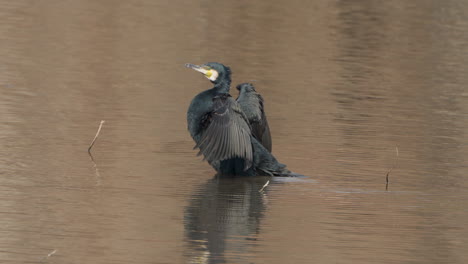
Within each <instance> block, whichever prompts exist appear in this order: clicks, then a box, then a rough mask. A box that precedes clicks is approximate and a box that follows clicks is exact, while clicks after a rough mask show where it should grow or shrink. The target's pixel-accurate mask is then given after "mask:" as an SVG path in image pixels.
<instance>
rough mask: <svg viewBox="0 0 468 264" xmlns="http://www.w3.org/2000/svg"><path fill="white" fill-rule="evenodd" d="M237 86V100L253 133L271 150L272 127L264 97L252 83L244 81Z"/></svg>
mask: <svg viewBox="0 0 468 264" xmlns="http://www.w3.org/2000/svg"><path fill="white" fill-rule="evenodd" d="M237 87H238V88H237V89H239V91H240V93H239V97H237V102H238V103H239V105H240V107H241V109H242V111H243V112H244V113H245V115H246V117H247V120H248V121H249V124H250V126H251V128H252V135H253V136H254V137H255V138H256V139H257V140H258V141H260V143H261V144H262V145H263V146H264V147H265V148H266V149H267V150H268V151H269V152H271V145H272V144H271V134H270V127H269V125H268V121H267V118H266V115H265V110H264V106H263V97H262V96H261V95H260V94H259V93H257V92H256V91H255V89H254V87H253V85H252V84H250V83H242V84H239V85H238V86H237Z"/></svg>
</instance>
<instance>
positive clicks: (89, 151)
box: [88, 120, 106, 155]
mask: <svg viewBox="0 0 468 264" xmlns="http://www.w3.org/2000/svg"><path fill="white" fill-rule="evenodd" d="M104 122H106V121H104V120H101V124H100V125H99V128H98V131H97V132H96V136H94V139H93V142H91V145H89V148H88V153H89V155H91V148H92V147H93V146H94V142H96V139H97V138H98V136H99V133H100V132H101V128H102V125H103V124H104Z"/></svg>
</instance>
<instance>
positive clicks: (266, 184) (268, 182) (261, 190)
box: [258, 180, 270, 192]
mask: <svg viewBox="0 0 468 264" xmlns="http://www.w3.org/2000/svg"><path fill="white" fill-rule="evenodd" d="M268 184H270V180H268V181H267V182H266V183H265V185H263V187H262V188H261V189H260V191H258V192H263V189H265V187H267V186H268Z"/></svg>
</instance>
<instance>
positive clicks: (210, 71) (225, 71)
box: [185, 62, 231, 84]
mask: <svg viewBox="0 0 468 264" xmlns="http://www.w3.org/2000/svg"><path fill="white" fill-rule="evenodd" d="M185 67H187V68H190V69H194V70H196V71H198V72H201V73H203V75H205V77H206V78H208V80H210V81H211V82H212V83H214V84H217V83H220V82H222V81H223V80H226V79H228V80H229V81H230V80H231V69H229V67H227V66H224V65H223V64H221V63H218V62H208V63H205V64H203V65H194V64H190V63H187V64H185Z"/></svg>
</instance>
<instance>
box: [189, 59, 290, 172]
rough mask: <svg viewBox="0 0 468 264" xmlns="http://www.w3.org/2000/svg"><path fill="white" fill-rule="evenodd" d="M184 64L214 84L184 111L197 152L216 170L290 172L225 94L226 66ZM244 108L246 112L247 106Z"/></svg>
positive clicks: (228, 83)
mask: <svg viewBox="0 0 468 264" xmlns="http://www.w3.org/2000/svg"><path fill="white" fill-rule="evenodd" d="M186 66H187V67H188V68H192V69H194V70H196V71H198V72H201V73H203V74H204V75H205V77H207V78H208V79H209V80H210V81H211V82H212V83H213V84H214V86H213V88H211V89H208V90H206V91H203V92H201V93H199V94H198V95H196V96H195V98H193V100H192V102H191V103H190V106H189V109H188V112H187V123H188V130H189V132H190V135H191V136H192V138H193V139H194V141H195V142H196V145H195V148H199V149H200V152H199V154H203V156H204V157H205V159H206V160H207V161H208V163H209V164H211V166H213V168H214V169H215V170H216V171H217V172H218V174H219V175H229V176H254V175H277V176H288V175H290V171H289V170H287V169H286V166H285V165H284V164H281V163H279V162H278V161H277V160H276V159H275V157H273V155H271V153H270V152H269V151H268V150H267V149H266V148H265V147H264V146H263V145H262V144H261V143H260V140H258V139H257V138H256V137H255V135H254V133H253V130H252V127H251V125H250V122H249V117H248V116H247V115H246V113H244V111H243V110H242V107H241V104H240V103H238V101H236V100H234V99H233V98H232V97H231V96H230V95H229V88H230V84H231V71H230V69H229V68H228V67H226V66H224V65H222V64H220V63H215V62H211V63H207V64H204V65H201V66H198V65H193V64H186ZM245 95H247V94H245ZM240 97H241V100H240V101H241V102H247V101H245V100H243V99H242V92H241V96H240ZM246 111H247V112H248V113H249V114H250V111H249V110H246ZM262 111H263V110H260V112H262ZM253 112H258V111H257V110H254V111H253ZM260 116H261V115H260ZM265 120H266V119H265ZM270 142H271V140H270ZM270 144H271V143H270ZM270 149H271V145H270Z"/></svg>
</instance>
